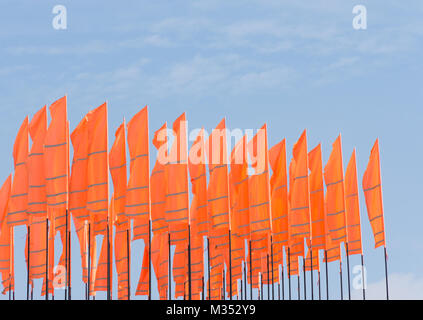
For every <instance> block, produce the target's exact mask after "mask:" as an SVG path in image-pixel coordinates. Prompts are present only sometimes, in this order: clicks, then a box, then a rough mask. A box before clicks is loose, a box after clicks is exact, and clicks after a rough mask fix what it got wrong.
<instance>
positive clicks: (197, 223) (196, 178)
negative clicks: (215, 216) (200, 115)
mask: <svg viewBox="0 0 423 320" xmlns="http://www.w3.org/2000/svg"><path fill="white" fill-rule="evenodd" d="M188 167H189V173H190V177H191V185H192V189H191V190H192V194H193V198H192V202H191V223H192V234H193V235H195V236H198V237H201V239H202V236H206V235H207V234H208V231H209V219H208V215H207V176H206V160H205V145H204V129H201V131H200V132H199V133H198V136H197V138H196V139H195V141H194V144H193V145H192V147H191V149H190V152H189V158H188Z"/></svg>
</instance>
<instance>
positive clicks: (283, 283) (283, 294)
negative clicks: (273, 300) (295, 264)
mask: <svg viewBox="0 0 423 320" xmlns="http://www.w3.org/2000/svg"><path fill="white" fill-rule="evenodd" d="M282 300H285V275H284V271H283V261H282Z"/></svg>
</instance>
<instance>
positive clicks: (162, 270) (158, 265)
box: [152, 232, 169, 300]
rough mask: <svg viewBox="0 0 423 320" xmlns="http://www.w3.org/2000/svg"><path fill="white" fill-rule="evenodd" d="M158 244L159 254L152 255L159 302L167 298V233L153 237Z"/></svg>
mask: <svg viewBox="0 0 423 320" xmlns="http://www.w3.org/2000/svg"><path fill="white" fill-rule="evenodd" d="M155 237H156V238H158V242H159V252H158V253H155V255H153V254H152V255H153V256H154V257H156V258H155V259H153V267H154V272H155V274H156V278H157V284H158V285H157V287H158V290H159V296H160V300H166V299H167V296H168V284H169V275H168V274H169V264H168V263H169V241H168V233H164V232H162V233H159V234H157V235H156V236H155Z"/></svg>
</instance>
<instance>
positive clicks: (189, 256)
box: [188, 224, 192, 300]
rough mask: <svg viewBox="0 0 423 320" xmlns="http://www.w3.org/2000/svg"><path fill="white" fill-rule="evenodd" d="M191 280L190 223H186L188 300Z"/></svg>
mask: <svg viewBox="0 0 423 320" xmlns="http://www.w3.org/2000/svg"><path fill="white" fill-rule="evenodd" d="M191 281H192V279H191V224H188V300H192V282H191Z"/></svg>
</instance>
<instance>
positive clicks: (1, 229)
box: [0, 175, 14, 294]
mask: <svg viewBox="0 0 423 320" xmlns="http://www.w3.org/2000/svg"><path fill="white" fill-rule="evenodd" d="M11 188H12V176H11V175H9V176H8V177H7V179H6V181H5V182H4V183H3V185H2V187H1V189H0V274H1V278H2V284H3V291H2V293H3V294H5V293H6V292H8V291H9V290H14V273H13V264H14V263H13V249H14V248H13V237H12V236H13V228H12V227H10V226H9V225H8V224H7V221H6V214H7V208H8V202H9V199H10V193H11Z"/></svg>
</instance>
